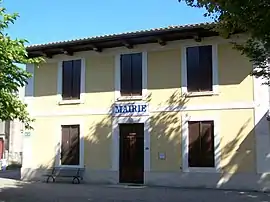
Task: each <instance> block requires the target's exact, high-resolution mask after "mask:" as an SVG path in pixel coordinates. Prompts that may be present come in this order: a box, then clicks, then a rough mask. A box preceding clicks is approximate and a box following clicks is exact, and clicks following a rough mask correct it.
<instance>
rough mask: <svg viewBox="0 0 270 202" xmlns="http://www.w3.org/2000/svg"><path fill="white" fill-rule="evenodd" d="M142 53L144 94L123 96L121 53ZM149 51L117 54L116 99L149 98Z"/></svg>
mask: <svg viewBox="0 0 270 202" xmlns="http://www.w3.org/2000/svg"><path fill="white" fill-rule="evenodd" d="M134 53H142V95H141V96H121V91H120V90H121V61H120V59H121V55H125V54H134ZM147 63H148V62H147V52H145V51H143V52H127V53H120V54H117V55H115V101H123V100H145V99H146V98H147Z"/></svg>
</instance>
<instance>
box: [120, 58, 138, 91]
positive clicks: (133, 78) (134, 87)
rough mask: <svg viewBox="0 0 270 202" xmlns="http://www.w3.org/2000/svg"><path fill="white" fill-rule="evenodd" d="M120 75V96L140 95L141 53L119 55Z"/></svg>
mask: <svg viewBox="0 0 270 202" xmlns="http://www.w3.org/2000/svg"><path fill="white" fill-rule="evenodd" d="M120 75H121V76H120V79H121V82H120V93H121V96H141V95H142V53H134V54H124V55H121V57H120Z"/></svg>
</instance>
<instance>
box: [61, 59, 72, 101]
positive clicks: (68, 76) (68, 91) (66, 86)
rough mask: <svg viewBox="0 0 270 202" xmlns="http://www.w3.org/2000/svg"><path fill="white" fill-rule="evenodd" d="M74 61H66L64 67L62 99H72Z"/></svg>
mask: <svg viewBox="0 0 270 202" xmlns="http://www.w3.org/2000/svg"><path fill="white" fill-rule="evenodd" d="M72 66H73V65H72V61H64V62H63V65H62V71H63V74H62V75H63V76H62V98H63V99H64V100H68V99H71V98H72Z"/></svg>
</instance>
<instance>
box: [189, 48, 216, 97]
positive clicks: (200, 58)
mask: <svg viewBox="0 0 270 202" xmlns="http://www.w3.org/2000/svg"><path fill="white" fill-rule="evenodd" d="M186 57H187V89H188V91H189V92H201V91H212V90H213V88H212V86H213V80H212V77H213V72H212V68H213V61H212V46H197V47H188V48H187V49H186Z"/></svg>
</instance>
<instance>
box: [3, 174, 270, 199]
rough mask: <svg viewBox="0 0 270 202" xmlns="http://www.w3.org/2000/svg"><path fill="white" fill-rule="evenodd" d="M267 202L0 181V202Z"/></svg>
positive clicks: (188, 192) (214, 194)
mask: <svg viewBox="0 0 270 202" xmlns="http://www.w3.org/2000/svg"><path fill="white" fill-rule="evenodd" d="M37 201H38V202H45V201H46V202H48V201H54V202H71V201H72V202H73V201H76V202H84V201H88V202H89V201H91V202H95V201H98V202H131V201H138V202H157V201H162V202H163V201H164V202H179V201H181V202H216V201H218V202H242V201H243V202H267V201H269V202H270V193H259V192H240V191H224V190H210V189H180V188H161V187H142V186H141V187H138V186H124V185H86V184H79V185H74V184H69V183H54V184H53V183H50V184H46V183H42V182H36V183H22V182H20V181H16V180H10V179H3V178H0V202H37Z"/></svg>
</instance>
